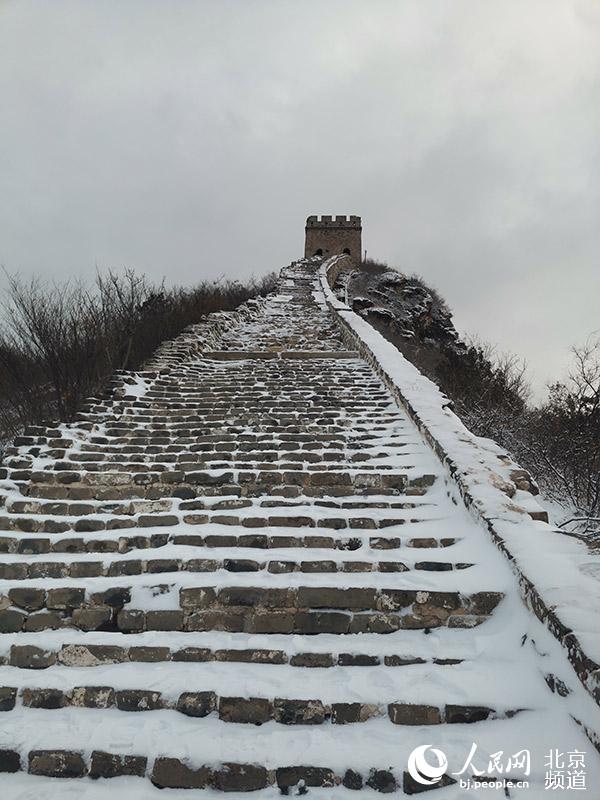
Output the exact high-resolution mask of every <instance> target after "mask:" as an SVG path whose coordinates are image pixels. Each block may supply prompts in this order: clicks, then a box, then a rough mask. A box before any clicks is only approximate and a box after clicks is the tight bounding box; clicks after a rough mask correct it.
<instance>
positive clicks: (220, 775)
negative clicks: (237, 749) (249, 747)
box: [213, 764, 269, 792]
mask: <svg viewBox="0 0 600 800" xmlns="http://www.w3.org/2000/svg"><path fill="white" fill-rule="evenodd" d="M268 777H269V776H268V773H267V770H266V769H265V768H264V767H260V766H256V765H254V764H223V766H222V767H221V769H220V770H218V771H216V772H215V773H214V774H213V780H214V785H215V789H219V790H220V791H222V792H254V791H257V790H258V789H264V788H266V786H267V785H268Z"/></svg>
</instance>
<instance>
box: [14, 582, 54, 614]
mask: <svg viewBox="0 0 600 800" xmlns="http://www.w3.org/2000/svg"><path fill="white" fill-rule="evenodd" d="M8 597H9V599H10V602H11V603H12V605H15V606H19V608H23V609H25V611H39V609H40V608H43V607H44V604H45V601H46V592H45V591H44V590H43V589H31V588H29V587H25V586H24V587H20V586H19V587H17V588H15V589H9V591H8Z"/></svg>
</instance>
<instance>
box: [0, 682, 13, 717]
mask: <svg viewBox="0 0 600 800" xmlns="http://www.w3.org/2000/svg"><path fill="white" fill-rule="evenodd" d="M16 699H17V690H16V688H15V687H14V686H0V711H12V710H13V708H14V707H15V703H16Z"/></svg>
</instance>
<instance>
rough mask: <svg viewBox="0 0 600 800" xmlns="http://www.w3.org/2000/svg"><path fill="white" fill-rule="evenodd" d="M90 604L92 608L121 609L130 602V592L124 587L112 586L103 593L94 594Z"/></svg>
mask: <svg viewBox="0 0 600 800" xmlns="http://www.w3.org/2000/svg"><path fill="white" fill-rule="evenodd" d="M90 602H91V604H92V605H94V606H110V607H111V608H123V606H124V605H126V604H127V603H130V602H131V590H130V589H128V588H126V587H121V586H113V587H111V588H110V589H106V590H105V591H104V592H94V594H92V596H91V598H90Z"/></svg>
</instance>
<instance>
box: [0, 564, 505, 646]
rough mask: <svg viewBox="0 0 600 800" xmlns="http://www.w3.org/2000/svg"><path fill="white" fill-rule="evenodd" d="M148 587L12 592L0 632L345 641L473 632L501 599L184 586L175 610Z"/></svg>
mask: <svg viewBox="0 0 600 800" xmlns="http://www.w3.org/2000/svg"><path fill="white" fill-rule="evenodd" d="M352 575H353V577H356V575H354V574H352ZM207 577H208V576H207ZM278 577H281V576H278ZM142 588H143V591H142V592H139V591H137V592H136V590H135V589H133V588H131V587H122V586H121V587H112V588H109V589H106V590H104V591H99V592H94V593H92V594H91V595H89V596H86V593H85V591H84V590H83V589H82V588H76V587H66V588H57V589H49V590H48V591H45V590H44V589H40V588H32V587H17V588H11V589H10V588H9V589H8V592H7V594H6V595H5V596H4V597H3V598H2V599H3V601H4V602H3V605H4V606H5V608H3V609H2V610H0V633H16V632H18V631H21V630H25V631H37V630H45V629H46V628H62V629H65V628H70V627H76V628H80V629H82V630H86V631H106V630H108V631H111V630H120V631H124V632H126V633H137V632H140V631H144V630H181V631H206V630H213V629H216V630H227V631H246V632H248V633H288V634H296V633H297V634H313V635H314V634H320V633H334V634H341V635H343V634H348V633H362V632H372V633H391V632H393V631H399V630H402V629H409V630H414V629H431V628H437V627H440V626H448V627H449V628H464V627H467V628H472V627H475V626H477V625H480V624H482V623H484V622H485V621H486V620H487V619H488V617H489V615H490V614H492V613H493V611H494V609H495V608H496V606H497V605H498V603H499V602H500V601H501V600H502V597H503V595H502V593H500V592H477V593H475V594H472V595H464V594H459V593H458V592H443V591H435V592H434V591H424V590H414V589H372V588H367V587H354V588H334V587H332V586H299V587H298V588H295V587H287V588H275V587H268V588H267V587H265V586H247V585H244V586H227V587H224V588H215V587H213V586H209V585H203V586H191V587H190V586H188V587H184V588H181V589H180V590H179V597H178V599H177V601H176V602H177V605H174V602H173V601H174V600H175V597H174V591H173V589H174V587H173V586H171V587H167V586H156V587H142ZM146 595H148V596H154V597H155V598H157V603H156V606H155V608H154V609H153V610H151V611H146V610H144V608H143V606H142V605H141V603H140V601H142V602H143V600H144V598H145V597H146ZM161 598H164V599H163V600H162V603H161ZM7 604H8V607H6V606H7Z"/></svg>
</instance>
